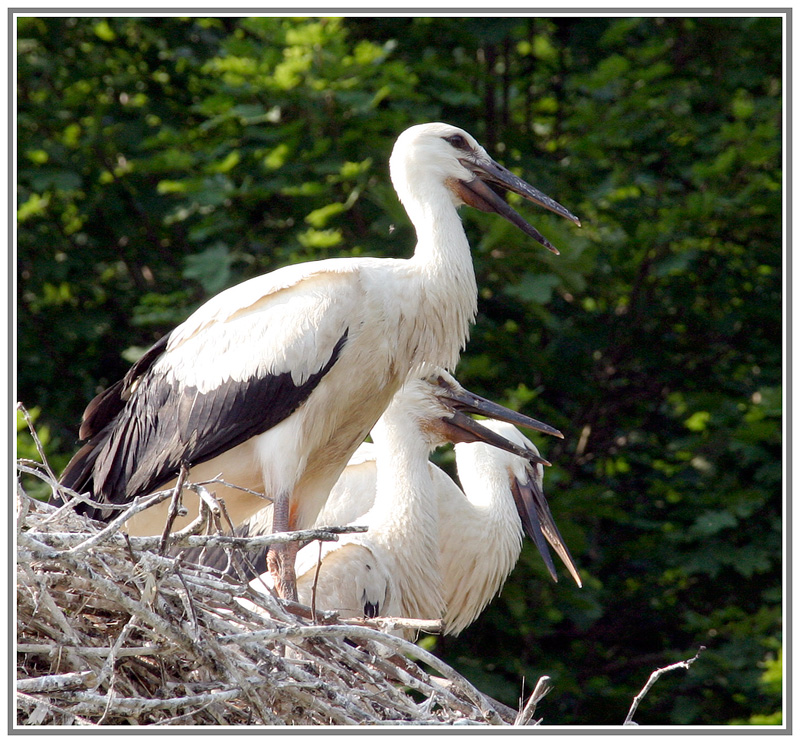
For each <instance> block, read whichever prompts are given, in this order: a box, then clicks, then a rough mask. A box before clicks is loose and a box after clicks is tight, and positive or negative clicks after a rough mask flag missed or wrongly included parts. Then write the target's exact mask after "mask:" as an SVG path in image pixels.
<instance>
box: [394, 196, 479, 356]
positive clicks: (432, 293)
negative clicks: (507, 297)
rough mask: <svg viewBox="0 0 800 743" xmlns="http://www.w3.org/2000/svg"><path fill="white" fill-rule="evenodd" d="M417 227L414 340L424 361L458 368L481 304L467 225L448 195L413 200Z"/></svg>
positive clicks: (412, 210)
mask: <svg viewBox="0 0 800 743" xmlns="http://www.w3.org/2000/svg"><path fill="white" fill-rule="evenodd" d="M408 213H409V216H410V217H411V220H412V222H413V223H414V227H415V228H416V231H417V247H416V249H415V251H414V256H413V257H412V258H411V261H410V265H411V266H412V267H413V269H414V270H415V271H416V272H417V274H418V275H419V276H420V278H421V279H422V285H421V287H420V291H419V302H420V307H419V314H418V315H417V319H416V322H417V323H421V325H420V327H418V328H415V330H414V332H415V335H414V337H415V339H417V341H419V348H418V356H419V361H427V362H430V363H433V364H438V365H440V366H443V367H444V368H446V369H450V370H452V369H454V368H455V365H456V364H457V363H458V357H459V354H460V352H461V350H462V349H463V348H464V346H465V345H466V342H467V339H468V338H469V329H470V325H471V324H472V322H473V321H474V319H475V315H476V313H477V309H478V288H477V284H476V281H475V270H474V268H473V266H472V255H471V253H470V249H469V243H468V242H467V236H466V234H465V233H464V227H463V225H462V224H461V219H460V218H459V216H458V211H457V210H456V207H455V205H454V204H453V203H452V201H451V200H450V198H449V196H446V197H445V196H442V195H441V194H440V195H439V198H438V199H432V200H431V201H430V202H425V201H420V200H414V201H413V202H411V204H410V205H409V208H408Z"/></svg>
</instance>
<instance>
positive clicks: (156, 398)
mask: <svg viewBox="0 0 800 743" xmlns="http://www.w3.org/2000/svg"><path fill="white" fill-rule="evenodd" d="M347 334H348V333H347V330H345V332H344V333H343V334H342V336H341V337H340V338H339V340H338V341H337V343H336V345H335V346H334V348H333V350H332V352H331V356H330V358H329V359H328V361H327V363H326V364H325V366H324V367H323V368H322V369H320V370H319V371H318V372H317V373H316V374H312V375H310V376H309V377H308V379H306V380H305V381H304V382H303V383H302V384H300V385H295V384H294V382H293V381H292V375H291V373H290V372H285V373H282V374H273V375H268V376H264V377H253V378H250V379H246V380H243V381H235V380H227V381H226V382H224V383H223V384H221V385H219V386H218V387H217V388H215V389H213V390H211V391H209V392H200V391H198V390H197V389H196V388H195V387H187V386H185V385H183V384H181V382H180V381H175V380H173V381H168V380H167V379H166V376H165V375H164V374H162V373H158V374H157V373H155V372H154V371H153V370H152V367H153V364H154V362H155V361H156V359H158V357H159V356H160V355H161V353H162V352H163V350H164V348H165V346H166V336H165V338H163V339H161V340H160V341H159V342H158V343H157V344H156V345H155V346H153V348H151V349H150V350H149V351H148V352H147V353H146V354H145V355H144V356H143V357H142V358H141V359H140V360H139V361H138V362H137V363H136V364H134V365H133V366H132V367H131V369H130V370H129V372H128V373H127V374H126V375H125V377H124V379H123V380H121V382H118V383H117V384H115V385H113V386H112V387H110V388H109V389H108V390H107V391H106V392H104V393H101V395H98V396H97V397H96V398H95V399H94V400H93V401H92V403H90V405H89V407H88V408H87V412H86V414H85V416H84V425H83V426H82V428H81V431H82V432H83V431H84V429H86V430H87V431H90V432H91V433H90V436H91V438H90V440H89V442H87V444H86V445H85V446H84V447H83V448H82V449H81V450H80V451H79V452H78V453H77V454H76V455H75V457H74V458H73V460H72V461H71V462H70V463H69V465H67V469H66V470H65V471H64V474H63V475H62V482H63V483H64V484H65V485H67V486H68V487H70V488H72V489H73V490H78V491H81V490H84V489H86V488H87V487H88V488H89V489H90V491H91V492H92V494H93V496H94V498H95V499H96V500H100V501H106V502H110V503H126V502H128V501H130V500H132V499H133V498H134V497H135V496H137V495H142V494H145V493H149V492H152V491H153V490H155V489H156V488H158V487H160V486H161V485H163V484H165V483H166V482H168V481H169V480H171V479H173V478H174V477H176V476H177V475H178V471H179V470H180V466H181V464H184V463H185V464H187V465H194V464H200V463H201V462H205V461H208V460H209V459H213V458H214V457H216V456H218V455H220V454H222V453H223V452H225V451H227V450H229V449H232V448H233V447H235V446H238V445H239V444H241V443H243V442H245V441H247V440H248V439H250V438H252V437H253V436H256V435H258V434H260V433H263V432H264V431H267V430H269V429H270V428H272V426H274V425H276V424H277V423H279V422H280V421H282V420H283V419H284V418H286V417H287V416H289V415H291V414H292V413H293V412H294V411H295V410H296V409H297V408H298V407H299V406H300V405H302V403H303V402H305V400H306V399H307V398H308V396H309V395H310V394H311V392H312V391H313V390H314V388H315V387H316V386H317V385H318V384H319V382H320V381H321V380H322V378H323V377H324V376H325V375H326V374H327V373H328V371H329V370H330V369H331V367H332V366H333V365H334V364H335V363H336V361H337V359H338V358H339V356H340V354H341V352H342V349H343V348H344V345H345V343H346V341H347Z"/></svg>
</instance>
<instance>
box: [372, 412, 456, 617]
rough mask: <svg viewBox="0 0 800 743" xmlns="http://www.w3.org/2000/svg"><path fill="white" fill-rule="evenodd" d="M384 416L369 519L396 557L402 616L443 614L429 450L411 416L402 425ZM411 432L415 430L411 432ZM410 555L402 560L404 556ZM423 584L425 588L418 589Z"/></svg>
mask: <svg viewBox="0 0 800 743" xmlns="http://www.w3.org/2000/svg"><path fill="white" fill-rule="evenodd" d="M385 418H386V416H384V418H382V419H381V420H380V421H379V422H378V425H377V426H376V428H375V429H373V438H374V439H375V443H376V445H377V450H378V451H377V458H376V464H377V470H378V475H377V486H376V487H377V489H376V493H375V503H374V506H373V508H372V514H371V518H370V520H369V521H370V524H371V527H375V526H376V525H378V526H379V528H371V529H370V532H369V535H370V537H371V539H372V542H373V545H375V546H376V547H380V548H382V549H384V550H386V551H387V552H388V553H389V554H392V555H395V559H394V560H393V561H392V564H393V565H394V568H393V572H394V581H395V585H396V587H397V590H398V594H399V596H400V601H401V605H402V611H403V612H404V616H413V617H421V618H428V619H434V618H438V617H439V616H441V615H442V613H443V611H444V603H443V599H442V587H441V575H440V573H439V525H438V505H437V501H436V498H435V497H434V491H433V481H432V478H431V475H430V469H429V465H428V446H427V444H426V443H425V441H424V440H423V438H422V436H421V435H420V432H419V430H418V429H416V428H415V426H413V425H411V421H409V419H408V416H407V415H406V416H404V418H405V420H404V421H402V422H401V421H397V423H398V425H392V422H391V421H389V422H388V423H387V421H386V420H385ZM412 429H413V430H412ZM403 554H405V555H407V556H408V558H407V559H404V558H403V557H402V555H403ZM420 586H423V587H424V590H419V587H420Z"/></svg>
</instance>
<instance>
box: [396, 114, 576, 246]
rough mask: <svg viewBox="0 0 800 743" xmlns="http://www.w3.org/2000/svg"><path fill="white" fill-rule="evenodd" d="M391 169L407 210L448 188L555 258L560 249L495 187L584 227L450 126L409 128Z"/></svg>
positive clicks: (454, 198)
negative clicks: (526, 237) (506, 224)
mask: <svg viewBox="0 0 800 743" xmlns="http://www.w3.org/2000/svg"><path fill="white" fill-rule="evenodd" d="M389 168H390V171H391V175H392V182H393V183H394V186H395V188H396V189H397V193H398V194H399V196H400V200H401V201H402V202H403V203H404V204H405V205H406V207H407V208H408V206H409V204H410V203H411V201H413V200H414V199H417V200H426V201H430V200H432V199H433V198H435V195H436V193H437V191H438V192H441V188H442V186H444V187H445V188H446V189H447V190H448V192H449V194H450V198H451V199H452V201H453V203H454V204H455V206H457V207H458V206H461V204H467V205H469V206H473V207H475V208H476V209H480V210H481V211H484V212H495V213H497V214H500V215H501V216H503V217H504V218H505V219H507V220H508V221H509V222H511V223H512V224H514V225H516V226H517V227H519V229H521V230H522V231H523V232H524V233H526V234H527V235H530V236H531V237H533V238H534V239H535V240H536V241H538V242H539V243H541V244H542V245H544V246H545V247H546V248H548V249H549V250H552V251H553V252H554V253H558V250H556V248H554V247H553V246H552V245H551V244H550V243H549V242H548V241H547V240H546V239H545V238H544V237H543V236H542V234H541V233H540V232H539V231H538V230H537V229H536V228H535V227H533V226H532V225H530V224H528V222H526V221H525V220H524V219H523V218H522V217H521V216H520V215H519V214H517V212H515V211H514V210H513V209H512V208H511V207H510V206H509V205H508V204H507V203H506V202H505V201H504V199H503V198H502V197H501V196H500V195H499V194H498V193H497V192H496V191H495V190H494V188H497V187H499V188H501V189H504V190H507V191H513V192H514V193H517V194H519V195H520V196H522V197H523V198H525V199H528V200H529V201H532V202H533V203H534V204H538V205H539V206H543V207H544V208H545V209H549V210H550V211H553V212H555V213H556V214H560V215H561V216H562V217H566V218H567V219H569V220H571V221H573V222H574V223H575V224H577V225H580V220H579V219H578V218H577V217H576V216H575V215H574V214H572V212H570V211H569V210H567V209H565V208H564V207H563V206H561V204H559V203H558V202H557V201H554V200H553V199H551V198H550V197H549V196H547V195H545V194H543V193H542V192H541V191H539V190H538V189H537V188H534V187H533V186H531V185H530V184H529V183H526V182H525V181H523V180H522V179H521V178H519V177H517V176H516V175H514V174H513V173H511V172H510V171H509V170H507V169H506V168H504V167H503V166H502V165H500V164H498V163H497V162H495V161H494V160H493V159H492V158H491V157H489V155H488V154H487V152H486V150H485V149H483V147H481V145H480V144H478V142H477V141H476V140H475V138H474V137H472V136H471V135H470V134H468V133H467V132H465V131H464V130H463V129H459V128H458V127H455V126H451V125H449V124H441V123H434V124H418V125H417V126H412V127H411V128H410V129H406V131H404V132H403V133H402V134H401V135H400V136H399V137H398V139H397V142H396V143H395V146H394V150H393V151H392V157H391V159H390V160H389ZM493 187H494V188H493Z"/></svg>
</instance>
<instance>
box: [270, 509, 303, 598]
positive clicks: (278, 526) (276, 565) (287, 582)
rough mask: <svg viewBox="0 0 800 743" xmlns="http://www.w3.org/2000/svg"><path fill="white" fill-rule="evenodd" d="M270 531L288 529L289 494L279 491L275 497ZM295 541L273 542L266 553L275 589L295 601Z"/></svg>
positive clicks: (282, 595)
mask: <svg viewBox="0 0 800 743" xmlns="http://www.w3.org/2000/svg"><path fill="white" fill-rule="evenodd" d="M272 531H273V533H277V532H282V531H283V532H286V531H289V496H288V495H287V494H285V493H281V495H279V496H278V497H277V498H276V499H275V504H274V507H273V511H272ZM297 548H298V544H297V542H287V543H286V544H273V545H272V546H271V547H270V548H269V552H268V553H267V567H268V568H269V572H270V573H271V574H272V579H273V581H274V584H275V590H277V592H278V595H279V596H280V597H281V598H283V599H288V600H289V601H297V577H296V575H295V572H294V561H295V558H296V557H297Z"/></svg>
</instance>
